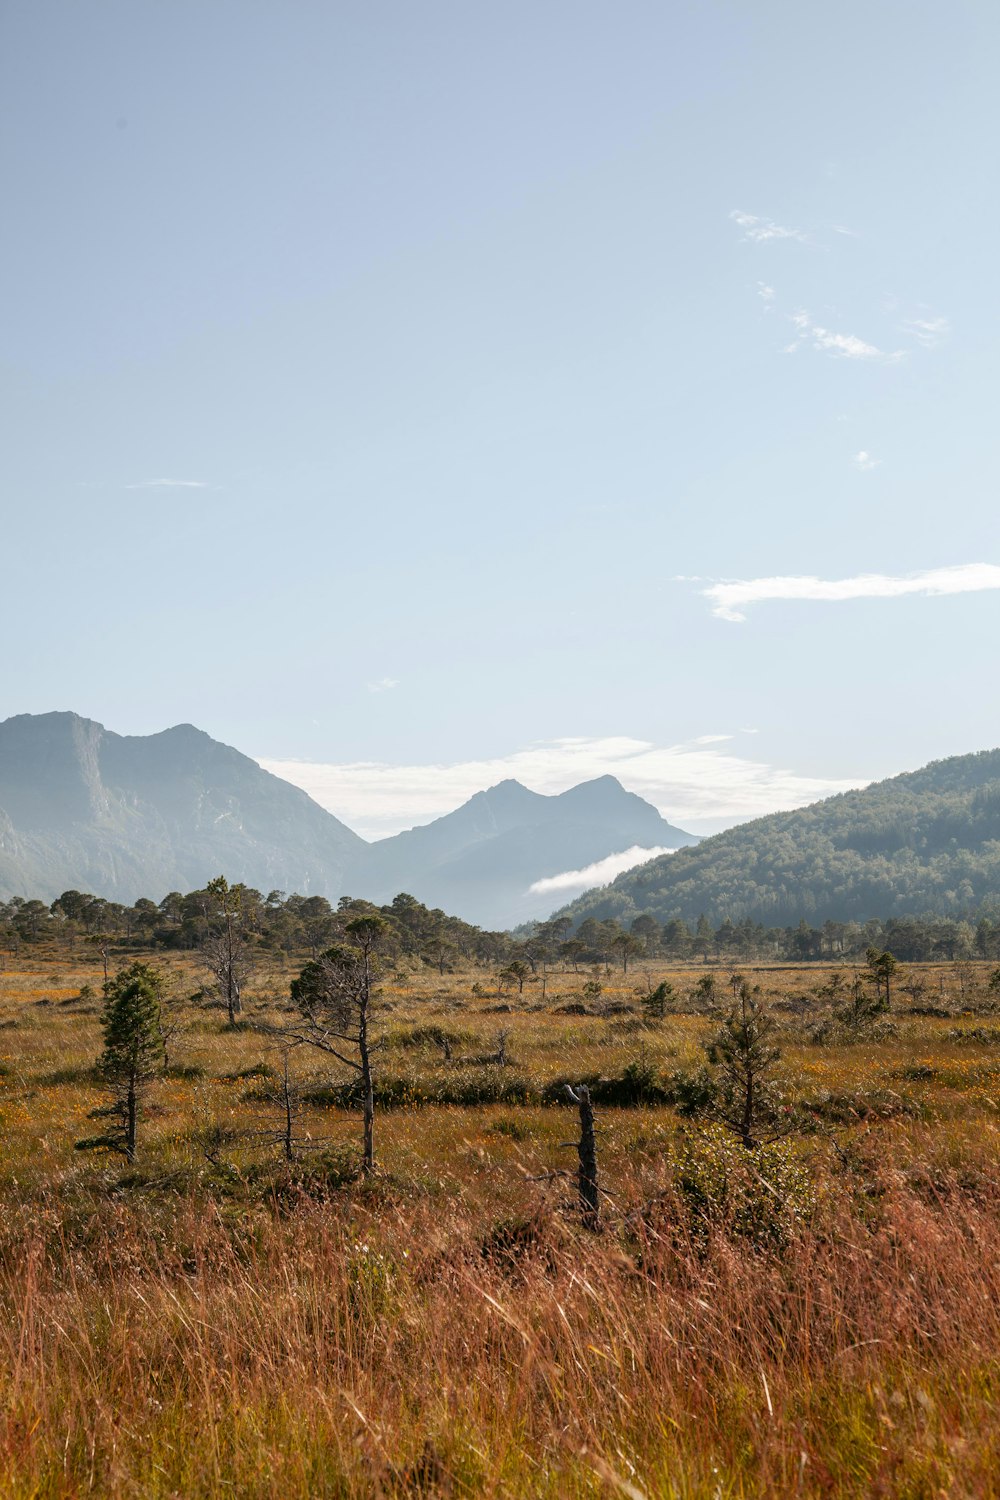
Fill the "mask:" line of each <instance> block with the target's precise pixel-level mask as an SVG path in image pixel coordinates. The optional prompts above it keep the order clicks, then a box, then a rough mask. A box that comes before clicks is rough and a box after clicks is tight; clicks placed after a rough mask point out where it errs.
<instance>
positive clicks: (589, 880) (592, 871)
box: [528, 844, 676, 896]
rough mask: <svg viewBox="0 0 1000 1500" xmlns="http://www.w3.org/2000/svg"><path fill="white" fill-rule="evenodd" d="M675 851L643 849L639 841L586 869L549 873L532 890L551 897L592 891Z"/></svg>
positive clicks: (531, 887) (532, 893)
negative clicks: (558, 873)
mask: <svg viewBox="0 0 1000 1500" xmlns="http://www.w3.org/2000/svg"><path fill="white" fill-rule="evenodd" d="M674 853H676V851H675V850H674V849H661V848H653V849H643V848H642V847H641V846H640V845H639V844H633V845H632V847H631V849H623V850H622V852H621V853H620V854H609V855H608V856H607V858H606V859H598V860H595V862H594V863H593V864H592V865H586V866H585V867H584V868H583V869H582V870H564V871H563V873H562V874H561V875H546V877H545V878H544V880H536V881H535V882H534V884H532V885H530V886H529V887H528V893H529V895H532V896H548V895H556V894H558V893H559V892H561V891H562V892H565V893H566V894H569V893H570V892H572V891H589V890H591V889H592V888H593V887H594V886H595V885H609V884H610V882H611V881H612V880H614V878H615V876H616V875H624V873H625V871H626V870H634V869H635V867H636V866H637V865H645V864H648V863H649V861H650V860H651V859H659V857H660V855H661V854H674Z"/></svg>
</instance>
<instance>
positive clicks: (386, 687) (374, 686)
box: [367, 677, 399, 693]
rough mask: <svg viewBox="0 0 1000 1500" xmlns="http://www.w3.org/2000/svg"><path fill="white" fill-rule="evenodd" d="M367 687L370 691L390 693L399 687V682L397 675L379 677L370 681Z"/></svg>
mask: <svg viewBox="0 0 1000 1500" xmlns="http://www.w3.org/2000/svg"><path fill="white" fill-rule="evenodd" d="M367 687H368V691H369V692H370V693H388V692H391V691H392V689H393V688H396V687H399V682H398V681H397V679H396V678H395V677H379V678H378V679H377V680H376V681H375V682H369V683H368V684H367Z"/></svg>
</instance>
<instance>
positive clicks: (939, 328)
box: [902, 316, 951, 349]
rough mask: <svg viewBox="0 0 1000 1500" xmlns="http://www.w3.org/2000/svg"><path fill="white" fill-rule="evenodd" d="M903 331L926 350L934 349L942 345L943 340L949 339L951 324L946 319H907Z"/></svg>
mask: <svg viewBox="0 0 1000 1500" xmlns="http://www.w3.org/2000/svg"><path fill="white" fill-rule="evenodd" d="M902 329H903V332H904V333H908V334H909V335H910V337H911V338H915V339H916V341H917V343H918V344H922V345H923V346H924V348H925V349H933V348H934V346H935V344H940V342H941V340H942V339H944V338H947V337H948V334H949V333H950V332H951V323H950V322H949V321H948V319H947V318H944V317H933V316H932V317H925V318H906V319H905V320H904V322H903V324H902Z"/></svg>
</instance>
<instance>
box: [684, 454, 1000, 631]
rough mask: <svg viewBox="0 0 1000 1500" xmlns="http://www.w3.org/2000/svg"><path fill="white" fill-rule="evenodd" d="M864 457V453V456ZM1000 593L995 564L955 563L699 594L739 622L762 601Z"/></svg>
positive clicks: (753, 583) (719, 586)
mask: <svg viewBox="0 0 1000 1500" xmlns="http://www.w3.org/2000/svg"><path fill="white" fill-rule="evenodd" d="M865 457H867V454H866V455H865ZM985 589H1000V567H997V566H996V565H995V564H994V563H960V564H958V565H957V566H955V567H950V568H927V569H925V570H924V571H923V572H922V573H905V574H902V575H895V576H894V575H893V574H889V573H860V574H858V575H857V577H855V578H815V577H813V576H812V575H803V576H798V575H796V576H791V577H783V576H778V577H775V578H735V579H730V580H729V581H727V582H724V583H713V584H711V585H710V586H709V587H708V588H707V589H702V593H703V594H704V596H705V598H706V599H708V600H710V601H711V604H712V613H713V614H714V615H715V616H717V618H718V619H720V620H733V621H737V622H742V621H744V620H745V619H746V615H745V614H744V613H743V611H744V609H746V607H747V606H748V605H750V604H760V603H762V602H764V601H765V600H774V599H785V600H798V601H803V600H807V601H813V602H815V601H820V602H824V603H830V602H834V603H842V602H844V601H845V600H848V599H901V598H903V597H904V596H905V595H907V594H923V595H925V596H926V597H928V598H939V597H941V596H943V595H945V594H975V593H980V592H982V591H983V590H985Z"/></svg>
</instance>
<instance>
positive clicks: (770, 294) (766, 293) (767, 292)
mask: <svg viewBox="0 0 1000 1500" xmlns="http://www.w3.org/2000/svg"><path fill="white" fill-rule="evenodd" d="M757 296H758V297H759V298H760V300H761V301H762V302H763V304H764V311H765V312H773V311H774V308H773V307H772V305H771V304H772V303H773V302H774V298H775V290H774V287H773V286H768V285H767V283H766V282H764V281H758V283H757Z"/></svg>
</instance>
